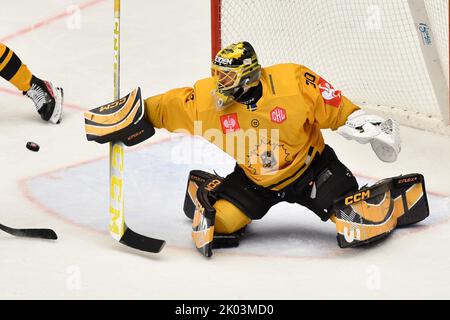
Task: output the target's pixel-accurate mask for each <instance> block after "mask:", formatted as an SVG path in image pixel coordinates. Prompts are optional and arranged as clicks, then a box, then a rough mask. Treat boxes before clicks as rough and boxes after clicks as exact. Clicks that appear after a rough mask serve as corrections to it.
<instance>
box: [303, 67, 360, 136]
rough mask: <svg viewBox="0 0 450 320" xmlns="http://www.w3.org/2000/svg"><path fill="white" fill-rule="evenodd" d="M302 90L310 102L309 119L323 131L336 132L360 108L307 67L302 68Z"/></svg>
mask: <svg viewBox="0 0 450 320" xmlns="http://www.w3.org/2000/svg"><path fill="white" fill-rule="evenodd" d="M300 86H301V89H302V92H303V95H304V96H305V98H306V99H307V100H308V101H309V102H310V105H311V106H312V110H311V111H310V114H309V119H310V120H312V121H313V122H315V123H317V124H318V125H319V127H320V128H321V129H332V130H336V129H337V128H339V127H340V126H343V125H344V124H345V122H346V121H347V118H348V116H349V115H350V114H352V113H353V112H354V111H356V110H358V109H359V107H358V106H357V105H355V104H354V103H352V102H351V101H350V100H349V99H348V98H346V97H345V96H343V95H342V92H341V91H340V90H336V89H335V88H334V87H333V86H332V85H331V84H330V83H329V82H328V81H326V80H325V79H323V78H322V77H321V76H319V75H318V74H316V73H314V72H313V71H311V70H310V69H308V68H306V67H303V66H302V67H301V84H300Z"/></svg>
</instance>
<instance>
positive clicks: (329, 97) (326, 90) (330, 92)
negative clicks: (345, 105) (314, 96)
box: [319, 78, 342, 108]
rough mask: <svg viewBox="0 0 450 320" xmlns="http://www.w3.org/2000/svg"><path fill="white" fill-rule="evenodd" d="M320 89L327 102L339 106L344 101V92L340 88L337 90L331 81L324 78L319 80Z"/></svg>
mask: <svg viewBox="0 0 450 320" xmlns="http://www.w3.org/2000/svg"><path fill="white" fill-rule="evenodd" d="M319 90H320V93H321V94H322V97H323V100H324V101H325V103H326V104H328V105H330V106H333V107H335V108H339V106H340V105H341V101H342V93H341V91H340V90H335V89H334V88H333V86H332V85H331V84H330V83H328V82H327V81H326V80H325V79H322V78H320V80H319Z"/></svg>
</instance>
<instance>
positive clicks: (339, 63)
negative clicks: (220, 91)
mask: <svg viewBox="0 0 450 320" xmlns="http://www.w3.org/2000/svg"><path fill="white" fill-rule="evenodd" d="M211 40H212V41H211V42H212V44H211V49H212V55H213V56H214V55H215V53H216V52H217V51H218V50H219V49H220V48H221V47H222V46H224V45H227V44H229V43H233V42H236V41H242V40H246V41H249V42H250V43H252V45H253V46H254V47H255V50H256V51H257V53H258V58H259V60H260V61H261V64H262V65H263V66H268V65H271V64H275V63H283V62H295V63H299V64H302V65H305V66H307V67H309V68H311V69H312V70H314V71H315V72H317V73H318V74H320V75H321V76H323V77H324V78H325V79H327V80H328V81H330V82H331V83H333V84H334V86H335V87H338V88H339V89H340V90H342V92H343V94H344V95H346V96H347V97H349V98H350V99H351V100H352V101H353V102H355V103H356V104H358V105H360V106H361V107H362V108H363V109H366V110H370V111H371V112H374V113H378V114H380V115H384V116H389V117H393V118H395V119H396V120H397V121H399V122H400V123H402V124H404V125H408V126H412V127H416V128H420V129H424V130H428V131H433V132H437V133H443V134H450V125H449V124H450V111H449V61H448V60H449V45H448V44H449V4H448V0H358V1H355V0H324V1H316V0H298V1H286V0H211Z"/></svg>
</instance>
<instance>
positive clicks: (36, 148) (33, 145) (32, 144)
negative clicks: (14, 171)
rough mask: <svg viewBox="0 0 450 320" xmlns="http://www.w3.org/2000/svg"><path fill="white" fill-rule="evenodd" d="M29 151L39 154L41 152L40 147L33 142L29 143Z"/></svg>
mask: <svg viewBox="0 0 450 320" xmlns="http://www.w3.org/2000/svg"><path fill="white" fill-rule="evenodd" d="M27 149H29V150H31V151H34V152H38V151H39V145H38V144H37V143H36V142H31V141H28V142H27Z"/></svg>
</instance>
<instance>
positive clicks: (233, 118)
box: [220, 113, 240, 134]
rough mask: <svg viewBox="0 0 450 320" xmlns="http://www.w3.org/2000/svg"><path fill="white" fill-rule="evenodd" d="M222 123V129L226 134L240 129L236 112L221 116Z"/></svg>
mask: <svg viewBox="0 0 450 320" xmlns="http://www.w3.org/2000/svg"><path fill="white" fill-rule="evenodd" d="M220 124H221V125H222V131H223V133H225V134H227V133H231V132H235V131H238V130H239V129H240V127H239V122H238V118H237V114H236V113H232V114H226V115H224V116H221V117H220Z"/></svg>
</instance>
